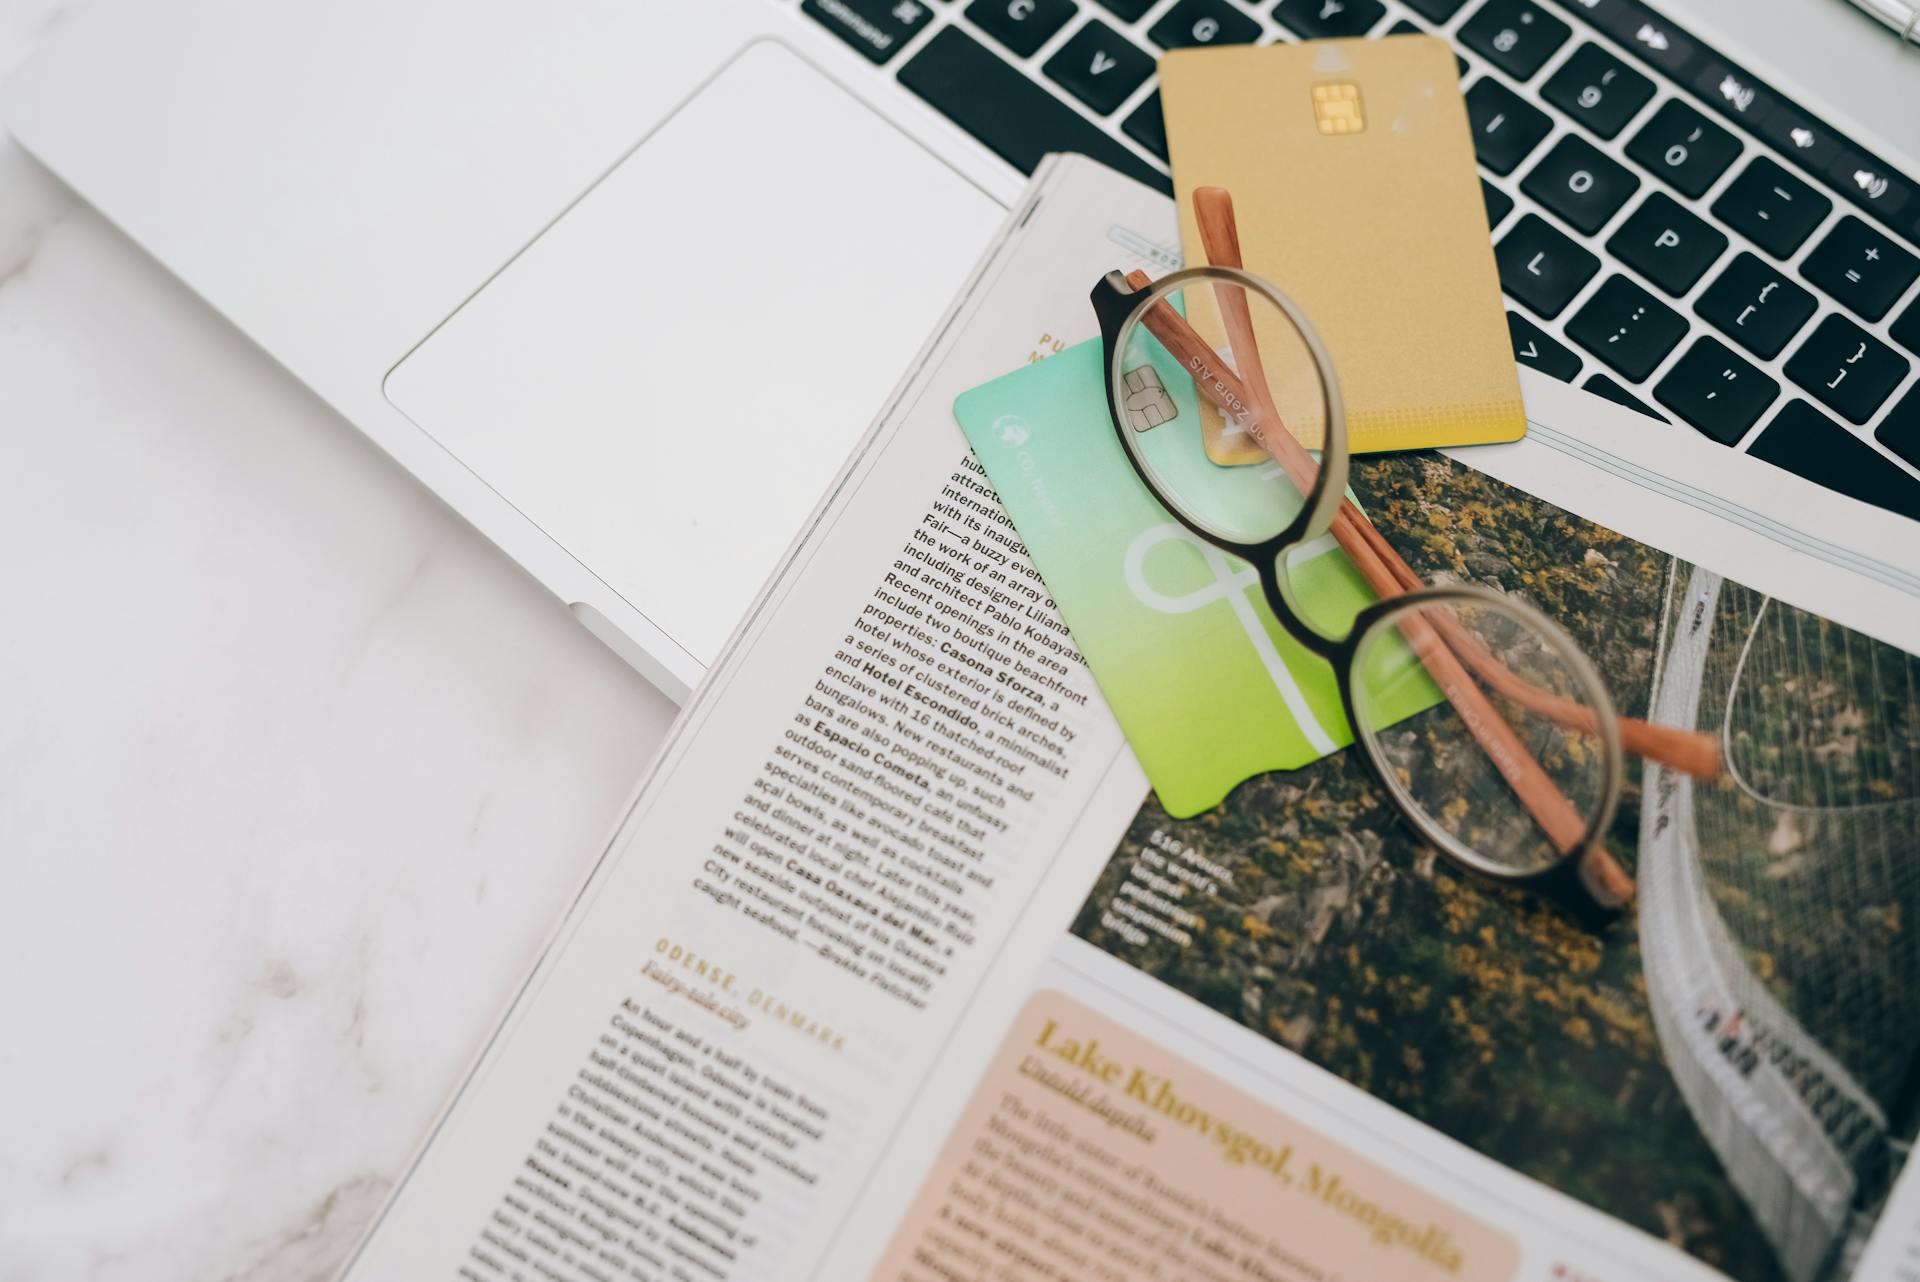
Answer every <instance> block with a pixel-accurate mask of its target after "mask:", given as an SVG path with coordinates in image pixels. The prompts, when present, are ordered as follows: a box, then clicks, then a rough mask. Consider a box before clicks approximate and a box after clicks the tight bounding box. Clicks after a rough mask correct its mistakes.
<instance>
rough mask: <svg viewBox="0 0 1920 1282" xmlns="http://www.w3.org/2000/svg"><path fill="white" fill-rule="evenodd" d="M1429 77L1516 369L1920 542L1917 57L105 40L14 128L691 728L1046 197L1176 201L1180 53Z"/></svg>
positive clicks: (1434, 28)
mask: <svg viewBox="0 0 1920 1282" xmlns="http://www.w3.org/2000/svg"><path fill="white" fill-rule="evenodd" d="M1891 2H1892V0H1878V4H1879V8H1880V9H1882V10H1885V9H1886V8H1887V6H1888V4H1890V3H1891ZM1408 31H1422V32H1430V33H1437V34H1439V35H1442V36H1444V37H1445V38H1447V39H1448V40H1450V41H1451V42H1452V43H1453V44H1454V46H1455V48H1456V50H1457V51H1458V54H1459V60H1460V70H1461V75H1462V76H1463V78H1464V82H1465V85H1466V94H1467V100H1468V104H1469V117H1470V121H1471V125H1472V128H1473V131H1474V139H1475V145H1476V149H1477V152H1478V156H1479V160H1480V164H1481V176H1482V178H1483V180H1484V183H1485V187H1484V193H1485V197H1486V204H1487V215H1488V223H1489V232H1490V235H1491V236H1492V237H1493V239H1494V242H1495V244H1496V247H1497V258H1498V261H1499V264H1500V271H1501V280H1502V285H1503V287H1504V289H1505V292H1506V295H1507V307H1508V317H1509V324H1510V328H1511V332H1512V339H1513V346H1514V353H1515V357H1516V359H1517V360H1518V361H1520V362H1521V363H1523V364H1527V365H1530V366H1533V367H1534V368H1536V369H1539V370H1541V371H1543V372H1544V373H1546V374H1548V375H1550V376H1552V377H1555V378H1559V379H1563V380H1566V381H1568V382H1571V383H1574V384H1576V385H1578V386H1579V387H1581V388H1583V389H1585V390H1587V391H1588V392H1591V393H1593V394H1596V395H1600V396H1605V397H1608V398H1610V399H1612V400H1615V401H1619V402H1622V403H1624V404H1626V405H1629V406H1631V407H1633V408H1634V409H1636V410H1638V411H1640V412H1643V413H1646V414H1650V415H1653V416H1655V417H1658V418H1661V419H1663V420H1665V421H1667V422H1668V423H1670V424H1671V425H1672V428H1673V430H1674V431H1675V432H1693V431H1698V432H1702V433H1704V434H1706V435H1707V436H1709V437H1711V438H1712V439H1714V440H1716V441H1718V442H1719V443H1721V444H1722V445H1724V446H1725V447H1726V448H1727V449H1729V450H1744V451H1746V452H1748V453H1751V454H1754V455H1757V456H1759V457H1761V458H1763V459H1766V460H1767V461H1769V462H1771V463H1773V464H1775V465H1777V466H1780V467H1783V468H1787V469H1789V470H1792V471H1795V472H1798V473H1800V474H1802V475H1805V476H1808V477H1810V478H1811V479H1813V480H1815V481H1817V482H1819V483H1820V484H1823V485H1826V486H1828V487H1830V488H1833V489H1836V490H1839V491H1841V492H1842V493H1845V494H1848V495H1850V496H1852V497H1854V498H1856V499H1859V500H1861V501H1864V502H1868V503H1874V504H1878V505H1880V506H1882V507H1886V508H1889V509H1891V510H1894V511H1897V512H1901V513H1903V514H1905V515H1906V516H1909V517H1913V518H1916V519H1920V375H1917V374H1916V370H1915V367H1916V365H1920V287H1917V286H1916V278H1917V277H1920V51H1916V50H1915V49H1914V48H1912V47H1911V46H1910V45H1907V44H1903V42H1902V40H1901V38H1900V36H1899V35H1898V34H1895V33H1892V32H1889V31H1888V30H1887V29H1886V27H1884V26H1882V25H1881V24H1880V23H1879V22H1877V21H1876V20H1875V19H1874V18H1873V17H1870V16H1867V15H1866V14H1864V13H1862V12H1859V11H1856V10H1854V9H1852V8H1849V7H1847V6H1846V5H1844V4H1842V3H1840V0H1768V3H1765V4H1754V3H1752V2H1751V0H1665V2H1664V3H1661V4H1659V5H1658V7H1655V6H1652V5H1646V4H1641V3H1637V2H1636V0H1259V2H1258V3H1253V2H1251V0H547V2H546V3H542V4H538V5H528V4H518V3H504V2H501V0H412V2H411V3H407V4H402V5H393V4H389V3H384V2H376V0H333V2H332V3H329V4H326V5H318V6H304V7H302V6H292V7H289V6H284V5H261V4H257V3H253V2H252V0H172V2H170V3H168V4H165V5H155V4H149V3H143V2H141V0H99V2H98V3H94V4H90V5H87V6H85V7H83V8H82V9H81V10H79V11H78V12H76V13H75V14H73V15H72V16H71V17H68V18H66V19H64V20H63V23H62V26H61V28H60V30H58V31H57V32H56V33H55V34H54V35H53V36H52V37H51V38H49V39H48V40H47V41H46V42H45V46H44V48H43V50H42V51H41V52H40V53H39V54H37V55H36V57H35V58H34V59H33V60H32V61H31V62H29V63H28V65H27V66H25V67H24V68H23V69H22V71H21V73H20V74H19V76H18V77H17V79H16V80H15V81H14V82H13V83H12V84H11V85H10V86H9V89H8V92H7V95H6V98H5V101H4V106H3V108H0V109H3V110H4V112H5V120H6V123H7V125H8V126H9V128H10V129H11V130H12V131H13V133H14V134H15V136H16V137H17V138H18V139H19V140H20V142H21V143H22V144H23V145H24V146H25V147H26V148H27V149H28V150H29V151H31V152H32V153H33V154H35V155H36V156H38V157H39V158H40V159H41V160H42V161H44V162H45V163H46V164H47V165H49V166H50V167H51V168H52V169H53V170H55V171H56V172H57V173H58V174H59V175H61V176H62V177H63V178H64V179H65V180H66V181H67V182H68V183H69V184H71V185H72V186H73V187H74V188H75V189H76V190H77V191H78V192H79V193H80V194H81V195H82V196H83V197H85V198H86V199H88V200H89V201H91V202H92V203H94V204H95V205H96V206H98V207H99V208H100V209H101V210H102V211H103V212H104V213H105V214H106V215H107V216H108V217H109V218H110V219H112V220H113V221H114V222H115V223H117V224H118V225H119V226H120V227H121V228H123V229H124V230H125V231H126V233H127V234H128V235H130V236H131V237H132V238H133V239H135V240H136V241H137V242H139V243H140V244H141V245H143V246H144V247H145V248H146V249H147V250H149V251H150V252H151V253H152V254H153V255H155V256H156V257H157V258H158V259H159V260H160V261H162V262H163V263H165V264H166V265H167V266H168V267H169V268H170V269H172V270H173V271H174V272H175V273H177V274H178V275H179V276H180V277H181V278H182V279H183V280H184V281H186V282H187V284H188V285H190V286H191V287H192V288H194V289H195V290H196V291H198V292H199V293H200V294H201V295H203V296H204V297H205V298H206V299H207V300H208V302H209V303H211V304H212V305H213V306H214V307H215V308H216V309H218V310H219V311H220V312H221V313H222V314H224V315H225V316H226V317H227V318H229V319H230V320H231V321H232V322H233V323H234V324H235V325H236V326H238V327H239V328H240V329H241V330H243V331H244V332H245V333H247V334H248V335H249V336H251V337H252V338H253V339H254V340H255V341H257V342H258V343H259V344H260V345H261V346H262V347H263V348H265V349H266V351H267V352H269V353H270V354H271V355H272V356H273V357H274V358H275V359H277V360H278V361H280V362H281V363H282V364H284V365H285V366H286V367H287V368H288V369H290V370H291V371H292V372H293V373H294V374H295V375H297V376H298V377H299V378H300V379H302V380H303V381H304V382H306V383H307V384H308V385H309V386H311V387H312V388H313V389H314V390H315V391H316V392H318V393H319V394H320V395H321V396H322V397H324V398H325V399H326V400H327V401H329V402H330V403H331V404H332V405H333V406H334V407H335V408H337V409H338V410H339V411H340V413H341V414H343V415H344V416H345V417H346V418H347V419H348V420H350V421H351V422H352V423H354V424H355V425H356V426H357V427H358V428H359V429H360V430H361V431H363V432H365V433H366V434H367V435H368V436H369V437H371V438H372V439H373V440H374V441H375V442H376V443H378V444H379V445H380V446H381V447H382V448H383V449H384V450H386V451H387V453H388V454H390V455H391V456H392V457H393V458H394V460H395V461H396V462H398V463H399V464H400V465H401V466H403V467H405V468H406V469H407V470H408V471H410V472H411V473H413V474H414V475H415V476H416V477H417V478H419V480H420V481H421V483H422V484H424V485H426V486H427V487H428V488H429V489H431V490H432V491H433V492H434V493H435V494H437V495H439V496H440V497H441V498H442V499H444V500H445V501H446V502H447V503H448V504H449V505H451V506H452V507H453V508H454V509H455V510H457V511H458V512H460V513H461V514H462V515H463V516H464V517H465V518H466V519H467V520H469V521H470V522H472V523H473V524H474V525H475V526H477V527H478V528H479V529H480V530H481V531H482V532H483V533H484V534H486V535H487V536H488V537H489V538H491V539H492V540H494V541H495V542H496V543H498V544H499V545H500V547H502V548H503V549H505V550H506V552H507V553H508V554H509V555H511V556H512V557H513V558H514V559H515V560H517V561H518V562H519V563H520V564H521V565H522V566H524V567H525V568H526V569H527V571H528V572H529V573H531V574H533V575H534V576H535V577H536V578H537V579H539V580H540V581H541V582H542V583H543V584H545V585H546V586H547V587H548V588H549V589H550V590H551V591H553V592H554V593H555V594H557V595H558V596H559V597H560V598H561V599H562V600H563V601H565V602H567V603H568V604H569V605H570V606H571V607H572V609H573V611H574V613H575V614H576V615H577V616H578V617H579V618H580V619H581V621H582V622H583V623H584V624H586V625H587V626H588V627H589V628H591V629H592V630H593V631H594V632H595V633H596V634H597V635H599V636H600V637H601V638H602V639H603V640H604V641H606V642H607V643H608V644H609V645H610V646H612V647H613V648H614V649H615V650H616V651H618V652H619V653H620V654H622V655H623V656H625V657H626V658H627V659H628V660H629V661H630V662H631V663H633V664H634V666H635V667H637V668H638V669H639V670H640V671H641V672H642V673H644V674H645V675H646V676H647V677H648V678H650V679H651V680H652V681H654V682H655V683H656V684H658V685H659V686H660V687H661V688H662V689H664V690H665V691H667V692H668V693H669V694H671V695H673V696H675V697H682V696H684V695H685V694H686V692H687V691H688V690H689V689H690V688H691V686H692V685H693V684H694V683H695V682H696V681H697V680H698V679H699V677H700V675H701V673H702V672H703V671H704V670H705V668H706V667H707V665H708V664H710V663H711V662H712V661H713V660H714V658H715V656H716V655H717V654H718V652H719V650H720V647H721V645H722V643H723V642H724V640H725V638H726V636H727V635H728V633H729V632H730V631H731V629H732V627H733V624H734V623H735V621H736V620H737V619H738V618H739V617H740V616H741V614H742V613H743V612H744V611H745V609H746V608H747V606H748V605H749V603H750V602H751V600H752V598H753V596H754V594H755V592H756V590H757V589H758V587H759V585H760V583H761V582H762V580H763V579H764V577H765V576H766V574H767V573H768V572H769V570H771V568H772V567H773V565H774V563H775V562H776V561H777V560H778V558H779V556H780V555H781V553H782V552H783V551H784V549H785V548H786V547H787V546H788V544H789V542H790V541H791V539H792V538H793V536H794V535H795V533H796V532H797V531H798V529H799V527H800V524H801V523H802V521H803V520H804V519H805V517H806V515H807V513H808V512H809V511H811V509H812V508H813V506H814V504H815V502H816V500H817V499H818V498H819V497H820V495H821V493H822V492H823V490H824V489H825V487H826V486H827V484H828V483H829V482H830V480H831V478H832V477H833V475H834V474H835V472H836V470H837V469H838V467H839V465H840V463H841V462H842V460H843V459H844V457H845V455H846V453H847V451H848V450H849V448H850V447H851V446H852V444H853V443H854V441H855V440H856V439H857V437H858V436H859V435H860V434H861V433H862V432H863V430H864V429H865V427H866V425H867V424H868V422H869V421H870V420H871V419H872V417H873V416H874V414H875V413H876V411H878V410H879V408H880V407H881V406H882V404H883V403H884V402H885V400H886V398H887V396H888V394H889V391H890V389H891V388H892V386H893V384H894V380H895V378H896V377H897V376H898V373H899V371H900V370H902V369H904V368H905V367H906V366H907V365H908V363H909V362H910V360H911V359H912V357H913V355H914V353H915V351H916V350H917V349H918V347H919V345H920V343H921V342H922V340H923V339H924V337H925V335H926V334H927V333H928V331H929V330H930V329H931V327H932V326H933V325H935V324H936V323H937V321H938V318H939V316H940V314H941V312H942V310H943V309H944V307H945V305H946V302H947V300H948V298H949V297H950V296H951V294H952V293H953V291H954V290H955V288H956V287H957V286H958V285H959V283H960V281H961V279H962V278H963V276H964V274H965V273H966V271H967V269H968V267H969V265H970V264H971V263H972V262H973V261H974V260H975V258H976V256H977V254H978V253H979V251H980V250H981V248H982V247H983V245H984V244H985V242H986V240H987V239H988V238H989V237H990V235H991V234H992V232H993V230H994V228H995V227H996V225H997V224H998V223H999V221H1000V220H1001V218H1002V217H1003V215H1004V213H1005V209H1006V207H1007V205H1008V203H1009V202H1010V201H1011V200H1012V199H1013V197H1014V196H1015V195H1016V194H1017V192H1018V191H1019V190H1020V188H1021V186H1022V184H1023V178H1024V175H1025V173H1026V172H1028V171H1030V170H1031V169H1032V168H1033V167H1034V165H1035V164H1037V163H1038V161H1039V159H1040V157H1041V156H1043V155H1044V154H1046V153H1047V152H1049V151H1056V150H1058V151H1077V152H1084V153H1087V154H1089V155H1091V156H1093V157H1095V158H1096V159H1099V160H1101V161H1104V162H1105V163H1107V164H1109V165H1112V166H1114V167H1116V168H1118V169H1120V170H1121V171H1123V172H1125V173H1128V174H1130V175H1132V176H1134V177H1135V178H1137V179H1139V180H1140V181H1142V182H1145V183H1148V184H1152V185H1155V186H1158V187H1160V188H1161V189H1163V190H1167V189H1169V184H1168V181H1167V160H1166V141H1165V135H1164V131H1163V129H1162V127H1161V120H1160V108H1159V98H1158V95H1157V92H1156V89H1155V84H1154V64H1155V60H1156V58H1157V56H1158V54H1159V53H1160V52H1161V51H1163V50H1165V49H1169V48H1173V47H1176V46H1186V45H1204V44H1220V43H1229V42H1265V41H1276V40H1298V39H1305V38H1312V37H1318V36H1361V35H1370V36H1382V37H1386V36H1391V35H1393V34H1396V33H1401V32H1408ZM1408 196H1409V199H1418V193H1417V192H1410V193H1408ZM1914 530H1915V534H1916V537H1920V525H1916V526H1915V527H1914Z"/></svg>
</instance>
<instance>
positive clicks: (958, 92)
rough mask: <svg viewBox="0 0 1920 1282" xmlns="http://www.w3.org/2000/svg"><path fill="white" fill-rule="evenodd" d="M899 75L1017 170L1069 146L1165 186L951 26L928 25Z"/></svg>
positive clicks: (1161, 177) (1167, 187) (1167, 188)
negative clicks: (929, 33) (930, 32)
mask: <svg viewBox="0 0 1920 1282" xmlns="http://www.w3.org/2000/svg"><path fill="white" fill-rule="evenodd" d="M900 83H901V84H903V85H905V86H906V87H907V88H909V89H911V90H912V91H913V92H914V93H916V94H918V95H920V97H922V98H924V99H926V100H927V101H928V102H929V103H931V104H933V106H934V107H936V108H938V109H939V110H940V111H941V112H943V113H944V114H945V115H946V116H947V118H948V119H950V120H952V121H953V122H954V123H955V124H956V125H959V126H960V127H961V128H962V129H964V130H966V131H967V132H968V133H970V134H972V135H973V136H974V137H975V138H978V139H979V140H980V141H981V142H982V143H984V144H986V146H987V147H989V148H990V149H991V150H993V151H994V152H995V153H996V154H998V155H999V156H1000V158H1001V159H1002V160H1005V161H1006V162H1007V163H1008V164H1010V165H1012V166H1014V167H1015V168H1016V169H1018V170H1020V171H1021V172H1022V173H1028V174H1030V173H1032V172H1033V169H1034V166H1035V165H1038V164H1039V163H1040V158H1041V157H1042V156H1044V155H1046V154H1047V153H1048V152H1050V151H1077V152H1081V153H1083V154H1085V155H1088V156H1091V157H1093V158H1094V159H1095V160H1097V161H1099V162H1100V163H1101V164H1103V165H1108V166H1111V167H1112V168H1114V169H1117V170H1119V171H1120V172H1121V173H1123V174H1126V175H1128V176H1129V177H1132V178H1138V179H1139V180H1140V181H1141V182H1143V183H1146V184H1147V185H1148V186H1149V187H1152V188H1154V189H1155V190H1157V191H1162V192H1166V193H1168V194H1172V191H1173V184H1172V183H1170V182H1168V181H1167V176H1166V175H1165V174H1163V173H1161V172H1160V171H1158V170H1157V169H1154V168H1153V167H1152V166H1151V165H1149V164H1147V162H1146V161H1144V160H1142V159H1140V157H1138V156H1136V155H1134V154H1133V152H1131V151H1129V150H1128V149H1127V148H1126V147H1124V146H1122V145H1121V144H1120V143H1119V142H1118V141H1116V140H1115V139H1113V138H1111V137H1109V136H1108V135H1107V134H1105V133H1104V132H1102V131H1101V130H1099V129H1097V128H1095V127H1094V125H1093V124H1092V122H1091V121H1089V120H1087V119H1086V117H1084V116H1082V115H1081V114H1080V113H1079V112H1077V111H1075V110H1074V109H1073V108H1072V107H1069V106H1067V104H1066V103H1064V102H1061V101H1060V100H1059V99H1058V98H1056V97H1054V96H1053V95H1052V94H1051V93H1049V92H1048V91H1047V90H1045V89H1043V88H1041V87H1040V86H1039V85H1037V84H1035V83H1034V82H1033V81H1031V80H1029V79H1027V77H1026V75H1025V74H1024V73H1022V72H1021V71H1020V70H1019V68H1017V67H1015V66H1014V65H1013V64H1012V63H1010V62H1007V61H1006V60H1005V59H1003V58H1001V57H1000V56H999V55H998V54H995V53H993V52H991V51H989V50H988V49H987V47H986V46H985V45H983V44H981V43H980V42H979V41H978V40H975V39H974V38H973V37H972V36H969V35H968V34H967V33H966V32H964V31H962V30H960V29H959V28H958V27H943V28H941V29H940V30H939V31H937V32H935V33H934V36H933V39H931V40H929V41H927V43H926V44H925V45H924V46H922V47H921V50H920V52H919V53H916V54H915V55H914V56H913V57H912V58H910V59H908V60H907V64H906V66H904V67H902V68H900Z"/></svg>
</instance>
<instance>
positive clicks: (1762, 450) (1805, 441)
mask: <svg viewBox="0 0 1920 1282" xmlns="http://www.w3.org/2000/svg"><path fill="white" fill-rule="evenodd" d="M1747 453H1749V454H1751V455H1753V456H1754V457H1755V458H1758V459H1765V460H1766V461H1767V462H1769V463H1771V464H1773V465H1774V466H1775V467H1778V468H1784V469H1786V470H1787V471H1789V472H1792V473H1793V474H1794V475H1796V476H1804V477H1806V478H1807V479H1808V480H1809V481H1812V482H1813V483H1814V484H1816V485H1824V486H1826V487H1827V488H1828V489H1830V490H1834V491H1836V492H1838V493H1840V494H1844V495H1846V496H1847V497H1849V498H1855V499H1859V500H1860V501H1861V502H1862V503H1871V504H1873V505H1874V506H1875V507H1883V508H1885V509H1887V511H1889V512H1898V513H1899V514H1900V515H1902V516H1910V517H1912V518H1914V519H1915V520H1916V521H1920V481H1916V480H1914V479H1913V478H1912V477H1910V476H1908V475H1907V474H1906V473H1905V472H1902V471H1901V470H1900V469H1899V468H1898V467H1897V466H1895V465H1894V464H1892V463H1889V462H1888V461H1887V460H1886V459H1884V458H1881V457H1880V455H1879V454H1877V453H1875V452H1874V449H1873V447H1872V446H1870V445H1868V444H1867V443H1866V442H1865V441H1863V440H1861V439H1860V438H1859V437H1857V436H1855V435H1854V434H1853V433H1852V432H1849V431H1848V430H1847V429H1846V428H1844V427H1842V426H1840V425H1839V424H1838V423H1836V422H1834V421H1833V420H1832V419H1830V418H1828V417H1827V416H1826V415H1825V414H1822V413H1821V412H1820V411H1819V410H1817V409H1815V408H1814V407H1813V406H1811V405H1809V404H1807V403H1806V402H1805V401H1791V402H1789V403H1788V404H1787V405H1786V407H1785V408H1783V409H1782V410H1781V411H1780V412H1779V413H1778V414H1776V415H1774V416H1773V422H1771V423H1769V424H1767V426H1766V430H1765V431H1763V432H1761V433H1760V435H1758V436H1756V437H1755V438H1754V440H1753V445H1752V446H1751V447H1749V448H1748V450H1747Z"/></svg>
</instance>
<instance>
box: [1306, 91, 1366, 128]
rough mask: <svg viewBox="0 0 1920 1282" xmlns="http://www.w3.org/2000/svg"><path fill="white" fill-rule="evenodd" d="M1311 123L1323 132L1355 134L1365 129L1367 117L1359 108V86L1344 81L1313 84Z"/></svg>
mask: <svg viewBox="0 0 1920 1282" xmlns="http://www.w3.org/2000/svg"><path fill="white" fill-rule="evenodd" d="M1313 123H1314V124H1316V125H1318V126H1319V127H1320V132H1321V133H1323V134H1357V133H1359V132H1360V131H1361V130H1363V129H1365V128H1366V127H1367V117H1366V113H1365V112H1363V111H1362V110H1361V109H1360V86H1359V85H1356V84H1353V83H1351V82H1346V81H1342V82H1341V83H1339V84H1331V85H1315V86H1314V87H1313Z"/></svg>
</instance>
